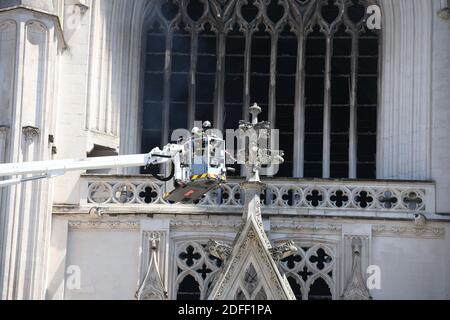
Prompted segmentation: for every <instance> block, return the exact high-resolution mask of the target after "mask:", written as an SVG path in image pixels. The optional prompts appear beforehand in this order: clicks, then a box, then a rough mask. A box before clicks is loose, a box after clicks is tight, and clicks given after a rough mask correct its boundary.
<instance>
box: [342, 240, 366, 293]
mask: <svg viewBox="0 0 450 320" xmlns="http://www.w3.org/2000/svg"><path fill="white" fill-rule="evenodd" d="M361 250H362V241H361V239H360V238H354V239H353V241H352V260H353V264H352V273H351V276H350V278H349V280H348V282H347V285H346V287H345V291H344V294H343V296H342V298H343V299H344V300H370V299H371V296H370V293H369V290H368V289H367V287H366V283H365V281H364V277H363V273H362V265H361Z"/></svg>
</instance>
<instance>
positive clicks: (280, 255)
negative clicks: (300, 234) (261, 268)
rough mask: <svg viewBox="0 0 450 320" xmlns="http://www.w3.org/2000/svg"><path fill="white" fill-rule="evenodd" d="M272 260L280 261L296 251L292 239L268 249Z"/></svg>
mask: <svg viewBox="0 0 450 320" xmlns="http://www.w3.org/2000/svg"><path fill="white" fill-rule="evenodd" d="M269 251H270V254H271V255H272V258H273V260H275V261H276V262H280V261H281V260H283V259H286V258H288V257H290V256H292V255H294V254H296V253H297V251H298V249H297V247H296V246H295V243H294V241H288V242H286V243H283V244H281V245H279V246H276V247H273V248H271V249H270V250H269Z"/></svg>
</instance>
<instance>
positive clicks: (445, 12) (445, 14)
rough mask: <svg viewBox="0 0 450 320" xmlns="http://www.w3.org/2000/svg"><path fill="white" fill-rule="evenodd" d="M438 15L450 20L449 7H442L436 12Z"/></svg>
mask: <svg viewBox="0 0 450 320" xmlns="http://www.w3.org/2000/svg"><path fill="white" fill-rule="evenodd" d="M438 17H439V18H441V19H442V20H446V21H448V20H450V8H444V9H442V10H440V11H439V12H438Z"/></svg>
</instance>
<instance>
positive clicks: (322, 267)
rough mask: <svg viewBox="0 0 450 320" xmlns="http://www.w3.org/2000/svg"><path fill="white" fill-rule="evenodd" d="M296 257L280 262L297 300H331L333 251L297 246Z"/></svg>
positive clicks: (322, 247)
mask: <svg viewBox="0 0 450 320" xmlns="http://www.w3.org/2000/svg"><path fill="white" fill-rule="evenodd" d="M297 248H298V252H297V254H296V255H294V256H291V257H288V258H286V259H284V260H283V261H282V262H281V267H282V270H283V271H284V272H285V273H286V276H287V278H288V281H289V284H290V285H291V288H292V291H293V292H294V294H295V296H296V297H297V300H331V299H332V298H333V293H332V292H333V291H334V288H335V277H334V275H335V274H336V270H335V268H336V263H335V253H334V250H333V249H332V248H330V247H328V246H323V245H315V246H298V247H297Z"/></svg>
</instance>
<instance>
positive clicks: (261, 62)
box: [142, 0, 379, 179]
mask: <svg viewBox="0 0 450 320" xmlns="http://www.w3.org/2000/svg"><path fill="white" fill-rule="evenodd" d="M367 5H368V1H366V0H319V1H313V0H305V1H298V0H282V1H279V0H268V1H266V0H249V1H237V0H226V1H225V0H210V1H206V0H169V1H160V2H159V4H158V5H156V6H155V10H154V12H153V14H152V16H151V18H150V20H149V21H151V23H150V24H149V28H148V33H147V41H146V42H147V44H146V45H147V48H146V54H145V61H146V69H145V80H144V82H145V84H144V108H143V139H142V149H143V151H149V150H150V149H151V148H152V147H153V146H155V145H161V144H166V143H168V142H169V141H170V140H171V133H172V131H173V130H174V129H177V128H186V127H191V126H192V125H193V123H194V121H196V120H198V121H200V120H202V121H205V120H214V125H215V126H216V127H217V128H219V129H236V127H237V124H238V121H239V120H240V119H247V118H248V115H247V114H246V112H245V110H246V109H247V107H248V106H249V105H251V103H252V102H255V101H258V103H259V104H260V105H261V107H262V108H263V110H264V112H265V113H264V114H263V115H262V119H263V120H270V121H271V122H272V123H273V125H274V126H275V127H276V128H279V129H280V133H281V135H280V144H281V149H284V150H285V151H286V163H285V164H284V165H283V166H281V168H280V172H279V173H278V175H279V176H288V177H290V176H294V177H315V178H317V177H323V178H365V179H368V178H375V159H376V134H377V105H378V60H379V59H378V56H379V52H378V50H379V41H378V34H377V33H376V32H374V31H372V30H368V28H366V25H365V19H366V18H367V13H366V10H365V8H366V6H367ZM186 115H187V116H186Z"/></svg>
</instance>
